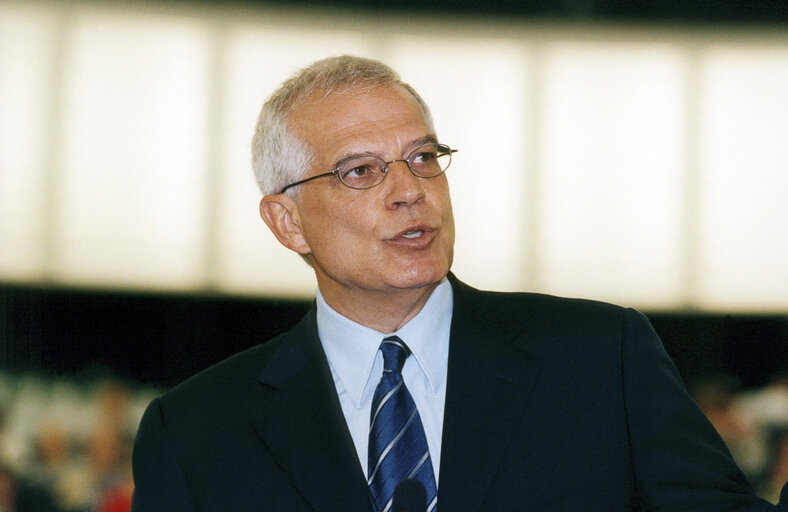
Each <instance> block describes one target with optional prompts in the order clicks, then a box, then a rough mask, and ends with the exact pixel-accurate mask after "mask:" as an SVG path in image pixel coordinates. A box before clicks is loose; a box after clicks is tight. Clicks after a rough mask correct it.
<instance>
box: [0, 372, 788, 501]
mask: <svg viewBox="0 0 788 512" xmlns="http://www.w3.org/2000/svg"><path fill="white" fill-rule="evenodd" d="M690 391H691V393H692V394H693V397H694V398H695V400H696V402H697V403H698V405H699V406H700V407H701V409H702V410H703V411H704V413H705V414H706V415H707V416H708V417H709V419H710V420H711V422H712V423H713V424H714V426H715V428H716V429H717V431H718V432H719V433H720V435H721V436H722V437H723V439H725V441H726V443H727V444H728V446H729V448H730V449H731V452H732V453H733V455H734V458H735V459H736V460H737V462H738V463H739V465H740V467H741V468H742V469H743V470H744V471H745V473H746V474H747V476H748V477H749V479H750V481H751V482H752V483H753V485H754V486H755V487H756V489H757V490H758V492H759V494H761V496H763V497H764V498H766V499H768V500H770V501H772V502H776V501H777V499H778V493H779V490H780V488H781V486H782V484H783V482H785V481H786V480H788V373H786V374H781V375H779V376H777V377H776V378H774V379H773V380H772V381H771V382H770V383H769V384H768V385H766V386H763V387H760V388H748V389H742V388H740V387H739V386H738V383H737V381H736V380H735V379H734V378H732V377H730V376H711V377H705V378H702V379H697V380H696V381H695V382H693V383H692V384H691V385H690ZM159 393H160V390H158V389H156V388H153V387H145V386H141V385H138V384H130V383H129V382H126V381H123V380H121V379H119V378H111V377H103V378H97V379H87V380H85V379H78V378H72V377H65V378H64V377H57V378H56V377H47V376H42V375H38V374H10V373H3V372H0V512H128V511H129V510H130V503H131V493H132V491H133V481H132V478H131V449H132V445H133V441H134V435H135V433H136V429H137V425H138V423H139V420H140V418H141V416H142V413H143V411H144V409H145V406H146V405H147V404H148V402H150V400H152V399H153V398H154V397H155V396H156V395H158V394H159Z"/></svg>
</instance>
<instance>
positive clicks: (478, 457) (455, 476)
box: [438, 276, 541, 512]
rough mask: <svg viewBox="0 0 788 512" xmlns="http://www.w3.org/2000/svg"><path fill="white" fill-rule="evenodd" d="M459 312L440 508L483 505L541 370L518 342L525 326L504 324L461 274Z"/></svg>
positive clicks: (451, 348)
mask: <svg viewBox="0 0 788 512" xmlns="http://www.w3.org/2000/svg"><path fill="white" fill-rule="evenodd" d="M450 278H451V279H452V287H453V290H454V313H453V316H452V328H451V342H450V346H449V366H448V377H447V378H448V381H447V389H446V406H445V412H444V419H443V440H442V449H441V450H442V452H441V473H440V482H439V499H438V503H439V508H440V509H442V510H450V511H451V512H462V511H474V510H478V509H479V507H480V506H481V503H482V500H483V499H484V495H485V493H486V491H487V489H488V488H489V486H490V483H491V482H492V479H493V476H494V475H495V473H496V469H497V464H498V461H500V460H501V458H502V456H503V454H504V450H505V448H506V445H507V443H508V442H509V441H510V439H512V436H514V435H515V433H516V435H518V436H524V435H526V434H525V433H523V432H521V431H518V429H519V427H520V426H521V425H522V424H523V418H524V415H525V413H524V411H525V410H526V403H527V401H528V397H529V394H530V389H531V388H532V386H533V383H534V382H535V381H536V378H537V376H538V373H539V370H540V368H541V365H540V363H539V360H538V358H537V357H536V356H534V355H532V354H529V353H528V352H525V351H523V350H522V349H521V348H518V347H517V346H515V345H514V344H513V343H511V341H512V338H514V337H516V336H517V335H518V334H520V331H521V330H522V328H523V326H522V325H521V324H518V325H513V324H512V323H511V322H507V321H500V322H499V321H497V319H498V318H502V316H501V313H500V311H498V310H497V309H496V308H495V305H493V304H490V303H489V302H488V301H485V302H482V301H480V300H479V297H477V294H478V292H477V291H475V290H473V289H471V288H469V287H467V286H465V285H463V284H462V283H459V282H458V281H456V279H454V278H453V276H450Z"/></svg>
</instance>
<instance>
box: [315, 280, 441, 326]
mask: <svg viewBox="0 0 788 512" xmlns="http://www.w3.org/2000/svg"><path fill="white" fill-rule="evenodd" d="M318 285H320V293H321V294H322V295H323V298H324V299H325V300H326V303H328V305H329V306H331V307H332V308H333V309H334V311H336V312H337V313H339V314H341V315H342V316H344V317H346V318H349V319H351V320H353V321H354V322H357V323H359V324H361V325H363V326H365V327H369V328H370V329H375V330H376V331H378V332H381V333H384V334H385V333H391V332H394V331H396V330H398V329H399V328H400V327H402V326H403V325H405V324H406V323H408V321H409V320H410V319H411V318H413V317H414V316H416V315H417V314H418V313H419V311H421V308H423V307H424V304H426V303H427V300H428V299H429V298H430V295H432V292H433V291H435V288H436V287H437V286H438V283H431V284H429V285H427V286H424V287H421V288H414V289H406V290H396V291H395V292H381V291H377V290H374V291H370V290H361V291H359V290H356V291H355V292H354V293H338V290H334V289H332V287H331V286H328V287H326V288H324V287H323V286H322V285H321V284H320V283H318ZM345 292H347V290H345Z"/></svg>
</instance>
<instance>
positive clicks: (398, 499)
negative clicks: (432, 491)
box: [391, 478, 427, 512]
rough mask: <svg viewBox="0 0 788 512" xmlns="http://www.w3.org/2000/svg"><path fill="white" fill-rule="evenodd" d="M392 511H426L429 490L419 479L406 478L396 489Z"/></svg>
mask: <svg viewBox="0 0 788 512" xmlns="http://www.w3.org/2000/svg"><path fill="white" fill-rule="evenodd" d="M391 510H392V512H425V511H426V510H427V490H426V489H425V488H424V485H423V484H422V483H421V482H419V481H418V480H413V479H411V478H408V479H405V480H403V481H401V482H400V483H399V484H397V487H396V489H394V501H393V503H392V506H391Z"/></svg>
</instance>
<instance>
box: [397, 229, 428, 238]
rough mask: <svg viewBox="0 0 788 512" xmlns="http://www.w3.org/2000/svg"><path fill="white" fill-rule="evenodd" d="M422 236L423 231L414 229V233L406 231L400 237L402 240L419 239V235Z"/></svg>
mask: <svg viewBox="0 0 788 512" xmlns="http://www.w3.org/2000/svg"><path fill="white" fill-rule="evenodd" d="M423 234H424V231H422V230H420V229H416V230H414V231H408V232H407V233H404V234H403V235H402V238H419V237H420V236H421V235H423Z"/></svg>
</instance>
